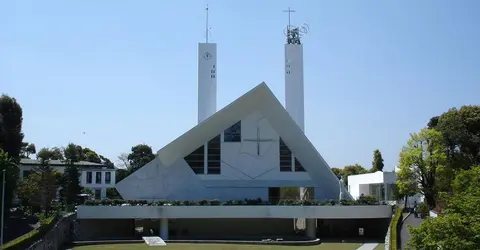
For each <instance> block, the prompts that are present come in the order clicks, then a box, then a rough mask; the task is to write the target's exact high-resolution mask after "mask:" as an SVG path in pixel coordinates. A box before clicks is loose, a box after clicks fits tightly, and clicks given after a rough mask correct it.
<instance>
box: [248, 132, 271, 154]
mask: <svg viewBox="0 0 480 250" xmlns="http://www.w3.org/2000/svg"><path fill="white" fill-rule="evenodd" d="M243 141H249V142H256V143H257V155H260V143H261V142H272V141H273V139H261V138H260V127H258V126H257V138H255V139H243Z"/></svg>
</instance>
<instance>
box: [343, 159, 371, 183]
mask: <svg viewBox="0 0 480 250" xmlns="http://www.w3.org/2000/svg"><path fill="white" fill-rule="evenodd" d="M342 173H343V182H344V183H345V185H346V186H347V187H348V176H350V175H357V174H366V173H368V170H367V169H365V168H364V167H363V166H362V165H359V164H355V165H348V166H345V167H344V168H343V171H342Z"/></svg>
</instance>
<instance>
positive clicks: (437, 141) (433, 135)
mask: <svg viewBox="0 0 480 250" xmlns="http://www.w3.org/2000/svg"><path fill="white" fill-rule="evenodd" d="M410 137H411V138H410V140H409V141H408V143H407V145H406V146H404V147H403V149H402V151H401V153H400V160H399V161H400V164H399V168H400V170H399V172H398V174H397V185H398V187H399V189H400V193H402V194H408V193H411V192H413V191H420V193H422V194H423V195H424V196H425V200H426V201H427V204H428V205H429V207H430V208H434V207H435V206H436V198H437V194H438V190H439V189H438V184H437V179H438V176H440V175H442V174H443V173H444V172H445V169H446V167H445V166H446V163H447V156H446V153H445V146H444V143H443V137H442V134H441V133H440V132H438V131H436V130H434V129H428V128H425V129H422V130H421V131H420V133H418V134H411V135H410ZM417 187H418V189H417Z"/></svg>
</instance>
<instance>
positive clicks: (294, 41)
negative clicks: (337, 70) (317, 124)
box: [284, 8, 308, 132]
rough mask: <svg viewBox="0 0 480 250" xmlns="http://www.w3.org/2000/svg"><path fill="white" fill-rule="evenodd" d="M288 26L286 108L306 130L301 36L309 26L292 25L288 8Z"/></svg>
mask: <svg viewBox="0 0 480 250" xmlns="http://www.w3.org/2000/svg"><path fill="white" fill-rule="evenodd" d="M285 12H288V26H287V27H286V28H285V30H284V33H285V36H287V43H286V44H285V109H286V110H287V111H288V113H289V114H290V116H291V117H292V118H293V120H294V121H295V122H296V123H297V125H298V126H299V127H300V129H301V130H302V131H304V132H305V110H304V106H305V105H304V99H305V98H304V88H303V45H302V43H301V40H300V38H301V36H303V35H304V34H306V33H307V32H308V26H307V25H306V24H304V25H303V26H301V27H296V26H292V25H290V13H292V12H295V11H294V10H292V9H290V8H288V10H285Z"/></svg>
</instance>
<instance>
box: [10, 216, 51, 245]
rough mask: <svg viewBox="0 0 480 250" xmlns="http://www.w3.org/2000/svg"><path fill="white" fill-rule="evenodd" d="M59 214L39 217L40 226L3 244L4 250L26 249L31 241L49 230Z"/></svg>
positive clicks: (36, 239)
mask: <svg viewBox="0 0 480 250" xmlns="http://www.w3.org/2000/svg"><path fill="white" fill-rule="evenodd" d="M58 219H59V216H58V215H53V216H51V217H48V218H42V219H41V226H40V227H39V228H37V229H35V230H32V231H31V232H29V233H27V234H25V235H22V236H20V237H18V238H16V239H14V240H12V241H9V242H7V243H6V244H4V245H3V249H4V250H7V249H8V250H23V249H28V247H29V246H31V245H32V244H33V243H35V242H37V241H38V240H40V239H41V238H42V237H43V236H44V235H45V234H46V233H47V232H48V231H50V230H51V229H52V228H53V226H55V223H56V222H57V221H58Z"/></svg>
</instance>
